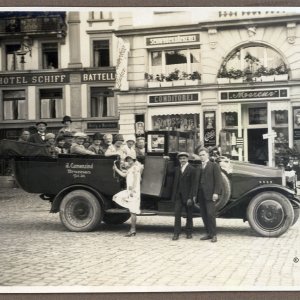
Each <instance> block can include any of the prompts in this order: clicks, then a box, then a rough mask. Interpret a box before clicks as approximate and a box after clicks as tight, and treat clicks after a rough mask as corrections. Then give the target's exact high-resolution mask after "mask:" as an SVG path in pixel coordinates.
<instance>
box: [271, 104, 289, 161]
mask: <svg viewBox="0 0 300 300" xmlns="http://www.w3.org/2000/svg"><path fill="white" fill-rule="evenodd" d="M272 129H273V130H274V131H275V132H276V134H277V136H276V137H275V139H274V151H275V163H276V165H278V164H280V163H283V162H284V161H286V160H288V157H289V156H290V154H291V152H292V149H290V148H289V134H288V111H287V110H275V111H272Z"/></svg>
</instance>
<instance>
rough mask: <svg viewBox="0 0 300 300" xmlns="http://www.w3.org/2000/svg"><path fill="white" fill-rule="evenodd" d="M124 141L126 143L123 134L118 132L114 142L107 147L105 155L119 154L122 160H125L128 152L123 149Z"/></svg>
mask: <svg viewBox="0 0 300 300" xmlns="http://www.w3.org/2000/svg"><path fill="white" fill-rule="evenodd" d="M123 143H124V138H123V135H122V134H116V135H115V136H114V139H113V144H112V145H110V146H109V147H108V148H107V150H106V152H105V154H104V155H105V156H112V155H119V156H120V159H121V161H124V159H125V156H126V154H125V152H124V149H123Z"/></svg>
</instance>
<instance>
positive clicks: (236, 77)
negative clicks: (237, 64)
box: [228, 68, 244, 83]
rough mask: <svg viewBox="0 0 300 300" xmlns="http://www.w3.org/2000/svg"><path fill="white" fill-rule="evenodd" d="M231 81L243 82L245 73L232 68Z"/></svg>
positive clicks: (229, 73) (230, 72)
mask: <svg viewBox="0 0 300 300" xmlns="http://www.w3.org/2000/svg"><path fill="white" fill-rule="evenodd" d="M228 77H229V79H230V83H243V77H244V73H243V71H242V70H239V69H234V68H231V69H230V70H229V71H228Z"/></svg>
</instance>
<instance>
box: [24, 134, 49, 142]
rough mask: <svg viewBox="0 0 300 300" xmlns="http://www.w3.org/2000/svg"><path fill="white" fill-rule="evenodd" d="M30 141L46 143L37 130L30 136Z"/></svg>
mask: <svg viewBox="0 0 300 300" xmlns="http://www.w3.org/2000/svg"><path fill="white" fill-rule="evenodd" d="M28 142H30V143H36V144H45V142H46V141H45V140H43V139H42V138H41V136H40V135H39V133H38V132H37V133H34V134H32V135H31V136H30V137H29V140H28Z"/></svg>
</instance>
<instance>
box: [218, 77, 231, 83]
mask: <svg viewBox="0 0 300 300" xmlns="http://www.w3.org/2000/svg"><path fill="white" fill-rule="evenodd" d="M217 82H218V84H227V83H229V78H217Z"/></svg>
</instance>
